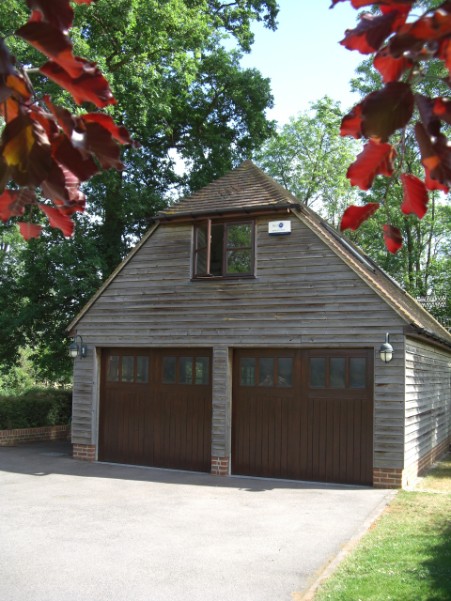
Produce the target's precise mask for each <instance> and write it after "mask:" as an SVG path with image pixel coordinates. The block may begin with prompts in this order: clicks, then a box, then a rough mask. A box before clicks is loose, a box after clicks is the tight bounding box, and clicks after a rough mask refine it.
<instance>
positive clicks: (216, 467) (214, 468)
mask: <svg viewBox="0 0 451 601" xmlns="http://www.w3.org/2000/svg"><path fill="white" fill-rule="evenodd" d="M211 474H212V475H213V476H228V475H229V458H228V457H212V458H211Z"/></svg>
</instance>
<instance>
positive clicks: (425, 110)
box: [415, 94, 441, 136]
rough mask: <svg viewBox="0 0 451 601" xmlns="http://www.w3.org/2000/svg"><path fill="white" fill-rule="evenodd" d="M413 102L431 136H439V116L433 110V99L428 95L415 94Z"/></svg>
mask: <svg viewBox="0 0 451 601" xmlns="http://www.w3.org/2000/svg"><path fill="white" fill-rule="evenodd" d="M415 104H416V105H417V108H418V111H419V113H420V117H421V121H422V122H423V125H424V127H425V128H426V130H427V131H428V133H429V134H430V135H431V136H439V135H440V129H441V123H440V117H438V116H437V115H436V114H435V112H434V101H433V100H432V98H429V96H424V95H423V94H415Z"/></svg>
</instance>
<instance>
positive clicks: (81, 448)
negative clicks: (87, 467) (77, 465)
mask: <svg viewBox="0 0 451 601" xmlns="http://www.w3.org/2000/svg"><path fill="white" fill-rule="evenodd" d="M72 456H73V458H74V459H78V460H79V461H95V460H96V445H95V444H74V445H72Z"/></svg>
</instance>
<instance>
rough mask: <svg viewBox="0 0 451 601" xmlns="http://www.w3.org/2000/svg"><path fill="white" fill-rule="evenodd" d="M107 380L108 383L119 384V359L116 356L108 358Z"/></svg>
mask: <svg viewBox="0 0 451 601" xmlns="http://www.w3.org/2000/svg"><path fill="white" fill-rule="evenodd" d="M107 380H108V382H119V357H118V356H117V355H112V356H111V357H109V358H108V371H107Z"/></svg>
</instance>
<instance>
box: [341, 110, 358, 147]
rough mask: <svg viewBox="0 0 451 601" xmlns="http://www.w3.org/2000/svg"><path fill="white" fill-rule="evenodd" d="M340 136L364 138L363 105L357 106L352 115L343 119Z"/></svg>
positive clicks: (349, 114)
mask: <svg viewBox="0 0 451 601" xmlns="http://www.w3.org/2000/svg"><path fill="white" fill-rule="evenodd" d="M340 136H352V137H353V138H357V139H359V138H361V137H362V103H360V104H356V106H355V107H354V108H353V109H352V110H351V112H350V113H348V114H347V115H345V116H344V117H343V120H342V122H341V127H340Z"/></svg>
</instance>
